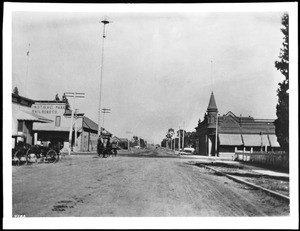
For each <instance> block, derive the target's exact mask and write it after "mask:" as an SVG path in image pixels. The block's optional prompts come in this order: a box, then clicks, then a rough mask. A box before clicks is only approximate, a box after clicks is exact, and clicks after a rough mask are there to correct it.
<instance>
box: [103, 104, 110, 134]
mask: <svg viewBox="0 0 300 231" xmlns="http://www.w3.org/2000/svg"><path fill="white" fill-rule="evenodd" d="M102 113H103V123H102V128H103V129H104V115H105V114H106V113H110V109H109V108H102Z"/></svg>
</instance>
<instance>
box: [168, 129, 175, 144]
mask: <svg viewBox="0 0 300 231" xmlns="http://www.w3.org/2000/svg"><path fill="white" fill-rule="evenodd" d="M174 134H175V131H174V129H173V128H169V129H168V132H167V134H166V137H167V139H168V140H169V145H170V148H172V143H171V141H172V137H173V136H174Z"/></svg>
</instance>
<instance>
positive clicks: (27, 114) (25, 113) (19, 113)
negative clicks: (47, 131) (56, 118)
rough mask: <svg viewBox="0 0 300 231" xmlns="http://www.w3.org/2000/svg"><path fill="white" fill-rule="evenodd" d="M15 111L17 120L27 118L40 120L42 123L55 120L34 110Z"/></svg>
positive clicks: (33, 120)
mask: <svg viewBox="0 0 300 231" xmlns="http://www.w3.org/2000/svg"><path fill="white" fill-rule="evenodd" d="M13 113H14V114H15V116H16V119H17V120H27V121H32V122H40V123H50V122H53V120H50V119H48V118H46V117H44V116H41V115H38V114H35V113H32V112H28V111H22V110H16V111H15V112H13Z"/></svg>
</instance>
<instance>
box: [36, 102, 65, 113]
mask: <svg viewBox="0 0 300 231" xmlns="http://www.w3.org/2000/svg"><path fill="white" fill-rule="evenodd" d="M65 108H66V105H59V104H56V105H54V104H33V105H32V106H31V109H32V112H33V113H35V114H48V115H49V114H61V113H64V111H65ZM61 110H63V111H62V112H60V111H61Z"/></svg>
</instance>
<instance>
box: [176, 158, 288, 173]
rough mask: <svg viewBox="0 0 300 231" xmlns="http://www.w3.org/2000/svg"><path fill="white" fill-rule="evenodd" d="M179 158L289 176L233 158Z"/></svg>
mask: <svg viewBox="0 0 300 231" xmlns="http://www.w3.org/2000/svg"><path fill="white" fill-rule="evenodd" d="M180 158H185V159H197V160H201V162H206V163H211V162H213V163H222V164H224V165H228V166H235V167H242V168H244V169H247V170H250V171H253V172H255V173H259V174H261V175H267V176H273V177H284V178H289V173H284V172H281V171H276V170H271V169H269V168H267V167H266V168H264V167H262V166H254V165H252V164H251V163H248V162H240V161H233V160H225V159H222V158H219V157H212V156H199V155H188V156H187V155H181V156H180Z"/></svg>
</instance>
